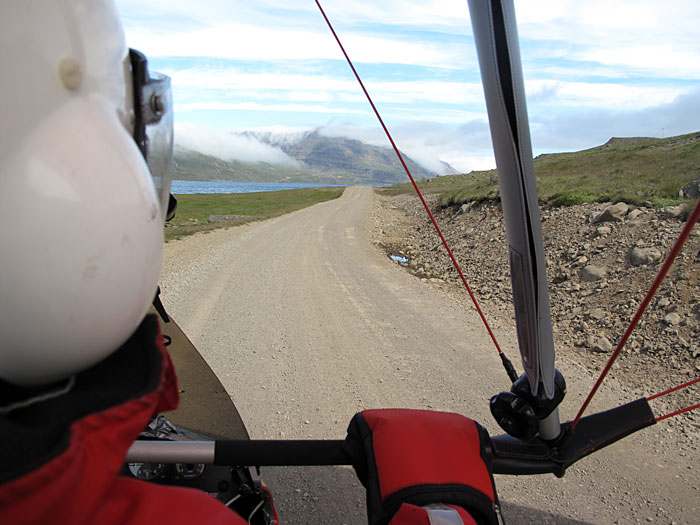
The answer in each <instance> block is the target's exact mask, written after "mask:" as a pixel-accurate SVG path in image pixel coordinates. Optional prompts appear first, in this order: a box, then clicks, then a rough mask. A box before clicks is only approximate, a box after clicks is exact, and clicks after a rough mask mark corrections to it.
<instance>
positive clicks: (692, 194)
mask: <svg viewBox="0 0 700 525" xmlns="http://www.w3.org/2000/svg"><path fill="white" fill-rule="evenodd" d="M678 195H679V196H680V197H681V198H686V199H697V198H698V197H700V178H698V179H696V180H694V181H693V182H691V183H689V184H686V185H685V186H683V189H682V190H681V191H679V192H678Z"/></svg>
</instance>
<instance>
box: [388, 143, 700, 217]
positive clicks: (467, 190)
mask: <svg viewBox="0 0 700 525" xmlns="http://www.w3.org/2000/svg"><path fill="white" fill-rule="evenodd" d="M535 173H536V176H537V189H538V193H539V197H540V200H541V201H543V202H545V203H548V204H551V205H554V206H570V205H574V204H583V203H586V202H607V201H614V202H616V201H625V202H627V203H630V204H636V205H639V206H641V205H646V206H650V205H651V206H654V207H660V206H667V205H671V204H677V203H679V202H681V201H682V199H681V198H680V197H679V196H678V192H679V190H680V189H681V188H683V186H685V185H686V184H688V183H689V182H691V181H693V180H695V179H697V178H699V177H700V132H695V133H690V134H687V135H680V136H677V137H668V138H665V139H655V138H613V139H610V140H609V141H608V142H607V143H606V144H604V145H602V146H598V147H595V148H591V149H587V150H583V151H577V152H572V153H556V154H547V155H540V156H539V157H537V158H536V159H535ZM418 186H419V187H420V189H421V191H424V192H425V193H438V194H440V195H441V202H442V204H443V205H444V206H450V205H456V204H462V203H464V202H468V201H483V200H494V199H497V198H498V196H499V191H498V177H497V174H496V170H490V171H474V172H471V173H468V174H463V175H450V176H443V177H435V178H433V179H430V180H422V181H419V182H418ZM380 191H381V192H384V193H386V194H399V193H408V192H412V191H413V188H412V186H411V185H410V184H400V185H396V186H392V187H391V188H388V189H386V190H380Z"/></svg>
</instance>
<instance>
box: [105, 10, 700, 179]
mask: <svg viewBox="0 0 700 525" xmlns="http://www.w3.org/2000/svg"><path fill="white" fill-rule="evenodd" d="M116 5H117V9H118V10H119V13H120V16H121V17H122V23H123V25H124V30H125V34H126V39H127V44H128V45H129V46H130V47H133V48H136V49H139V50H140V51H142V52H143V53H145V54H146V56H147V57H148V58H149V66H150V68H151V69H152V70H154V71H159V72H161V73H165V74H167V75H169V76H171V77H172V83H173V99H174V109H175V123H176V124H175V126H176V127H175V137H176V143H179V144H181V145H183V146H186V147H189V148H193V149H197V150H200V151H202V152H204V153H208V154H214V155H217V156H219V157H221V158H224V159H227V160H228V159H240V160H246V161H255V160H264V161H270V162H289V161H290V159H288V158H287V157H286V156H285V155H284V153H282V152H281V150H279V149H278V148H275V147H273V146H269V145H266V144H262V143H260V142H259V141H257V140H256V139H255V138H253V137H250V136H241V135H237V134H235V133H232V132H240V131H257V132H273V133H290V134H291V135H289V136H288V137H287V140H293V138H294V137H299V136H301V134H302V133H303V132H305V131H309V130H318V131H319V132H320V133H322V134H326V135H330V136H348V137H351V138H356V139H360V140H363V141H365V142H368V143H370V144H375V145H380V146H389V142H388V140H387V139H386V137H385V136H384V135H383V131H382V129H381V127H380V126H379V124H378V122H377V120H376V117H375V116H374V114H373V112H372V110H371V107H370V106H369V104H368V103H367V101H366V99H365V97H364V94H363V93H362V91H361V89H360V87H359V85H358V84H357V81H356V80H355V79H354V77H353V75H352V72H351V70H350V68H349V67H348V65H347V63H346V62H345V59H344V57H343V55H342V53H341V51H340V50H339V48H338V46H337V44H336V42H335V40H334V39H333V36H332V34H331V33H330V31H329V29H328V27H327V26H326V24H325V22H324V20H323V18H322V16H321V14H320V12H319V10H318V8H317V6H316V3H315V2H314V0H304V1H291V0H247V1H242V0H199V1H198V2H192V1H191V0H116ZM321 5H322V6H323V8H324V10H325V12H326V14H327V16H328V17H329V19H330V21H331V23H332V24H333V25H334V27H335V29H336V32H337V33H338V35H339V37H340V39H341V41H342V42H343V45H344V46H345V48H346V51H347V52H348V54H349V56H350V58H351V59H352V60H353V62H354V64H355V67H356V68H357V70H358V73H359V75H360V77H361V78H362V79H363V82H364V83H365V86H366V88H367V90H368V91H369V93H370V95H371V96H372V98H373V100H374V102H375V104H376V106H377V108H378V110H379V112H380V114H381V115H382V118H383V119H384V121H385V123H386V125H387V127H388V128H389V130H390V131H391V132H392V134H393V136H394V139H395V141H396V143H397V145H398V146H399V148H400V149H401V150H402V151H404V152H406V153H407V154H408V155H409V156H410V157H411V158H413V159H414V160H416V161H418V162H419V163H421V164H423V165H424V166H425V167H427V168H429V169H433V170H436V171H437V170H439V169H440V164H439V161H440V160H442V161H445V162H448V163H450V164H451V165H452V166H453V167H454V168H455V169H457V170H458V171H460V172H469V171H471V170H475V169H488V168H493V167H495V161H494V159H493V149H492V145H491V138H490V134H489V129H488V118H487V115H486V106H485V102H484V94H483V89H482V86H481V79H480V73H479V66H478V63H477V59H476V50H475V46H474V40H473V35H472V29H471V23H470V20H469V12H468V6H467V2H466V0H381V1H377V0H371V1H370V0H321ZM515 10H516V17H517V20H518V32H519V35H520V48H521V54H522V62H523V74H524V78H525V91H526V96H527V104H528V114H529V119H530V128H531V133H532V144H533V154H534V155H539V154H541V153H553V152H561V151H576V150H580V149H585V148H590V147H594V146H597V145H600V144H603V143H605V142H606V141H607V140H609V139H610V138H611V137H613V136H616V137H620V136H650V137H662V136H665V137H668V136H672V135H679V134H683V133H690V132H693V131H698V130H700V33H699V32H698V29H697V24H698V21H699V20H700V2H698V1H697V0H665V1H663V2H660V1H658V0H623V1H616V0H586V1H580V0H576V1H574V0H522V1H520V0H516V1H515ZM290 137H291V138H290Z"/></svg>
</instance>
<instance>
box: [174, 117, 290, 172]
mask: <svg viewBox="0 0 700 525" xmlns="http://www.w3.org/2000/svg"><path fill="white" fill-rule="evenodd" d="M175 143H176V144H177V145H179V146H182V147H184V148H187V149H191V150H194V151H199V152H200V153H204V154H205V155H213V156H215V157H217V158H220V159H222V160H239V161H243V162H259V161H262V162H269V163H272V164H296V161H295V160H294V159H292V158H291V157H289V156H288V155H287V154H286V153H284V152H283V151H282V150H280V149H279V148H275V147H273V146H269V145H267V144H264V143H262V142H260V141H259V140H257V139H256V138H254V137H250V136H245V135H240V134H236V133H232V132H231V131H225V130H217V129H212V128H208V127H204V126H198V125H194V124H176V125H175Z"/></svg>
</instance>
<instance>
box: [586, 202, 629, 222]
mask: <svg viewBox="0 0 700 525" xmlns="http://www.w3.org/2000/svg"><path fill="white" fill-rule="evenodd" d="M629 209H630V207H629V206H628V205H627V204H626V203H624V202H618V203H617V204H613V205H611V206H608V207H607V208H605V209H604V210H603V211H602V212H601V213H598V214H596V215H594V216H593V219H592V220H591V222H592V223H593V224H596V223H599V222H622V220H623V219H624V218H625V215H627V212H628V211H629Z"/></svg>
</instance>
